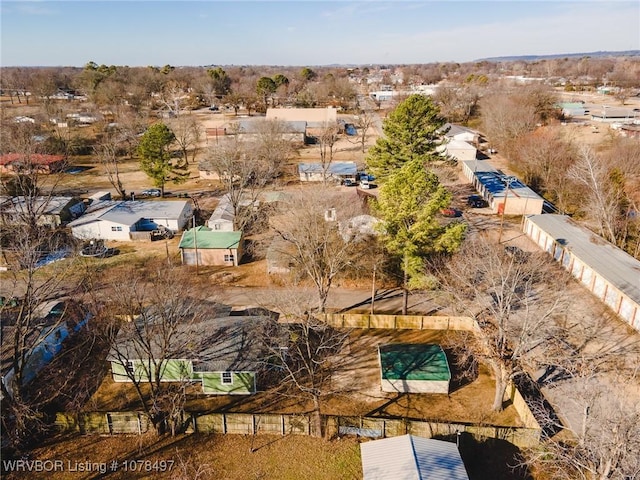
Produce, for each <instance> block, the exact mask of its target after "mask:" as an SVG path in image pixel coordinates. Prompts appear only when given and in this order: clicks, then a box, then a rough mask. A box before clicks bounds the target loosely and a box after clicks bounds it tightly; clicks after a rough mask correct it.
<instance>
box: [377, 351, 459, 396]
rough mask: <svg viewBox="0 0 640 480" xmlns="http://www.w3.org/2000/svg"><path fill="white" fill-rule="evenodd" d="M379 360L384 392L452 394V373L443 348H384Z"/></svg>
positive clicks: (379, 353)
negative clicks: (450, 389) (450, 385)
mask: <svg viewBox="0 0 640 480" xmlns="http://www.w3.org/2000/svg"><path fill="white" fill-rule="evenodd" d="M378 358H379V361H380V384H381V388H382V391H383V392H405V393H449V382H450V381H451V371H450V370H449V363H448V362H447V356H446V355H445V353H444V350H442V347H441V346H440V345H433V344H407V343H396V344H389V345H381V346H380V347H378Z"/></svg>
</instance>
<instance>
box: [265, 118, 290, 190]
mask: <svg viewBox="0 0 640 480" xmlns="http://www.w3.org/2000/svg"><path fill="white" fill-rule="evenodd" d="M255 147H256V152H255V153H256V156H257V157H258V158H259V159H260V161H261V163H262V164H263V165H264V166H265V168H266V169H267V170H269V171H270V173H271V176H272V177H273V178H275V177H277V176H280V175H281V174H282V171H283V169H284V167H285V165H286V164H287V163H288V162H289V161H290V160H291V159H292V158H293V157H294V155H295V153H296V148H295V146H294V145H293V143H292V142H291V140H289V139H287V138H286V127H285V124H284V123H283V122H282V121H280V120H266V121H264V122H260V123H259V124H258V128H257V138H256V141H255Z"/></svg>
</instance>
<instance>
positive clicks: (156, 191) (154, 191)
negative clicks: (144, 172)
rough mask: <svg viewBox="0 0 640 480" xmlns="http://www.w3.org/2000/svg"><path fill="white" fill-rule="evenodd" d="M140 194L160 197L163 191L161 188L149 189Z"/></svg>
mask: <svg viewBox="0 0 640 480" xmlns="http://www.w3.org/2000/svg"><path fill="white" fill-rule="evenodd" d="M140 193H141V194H142V195H145V196H147V197H159V196H161V195H162V191H161V190H160V189H159V188H148V189H146V190H143V191H142V192H140Z"/></svg>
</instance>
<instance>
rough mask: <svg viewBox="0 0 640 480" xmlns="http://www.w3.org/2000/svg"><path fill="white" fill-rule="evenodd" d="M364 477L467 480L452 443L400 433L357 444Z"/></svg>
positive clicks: (456, 450) (395, 479) (378, 478)
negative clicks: (395, 435)
mask: <svg viewBox="0 0 640 480" xmlns="http://www.w3.org/2000/svg"><path fill="white" fill-rule="evenodd" d="M360 452H361V456H362V472H363V479H364V480H469V476H468V475H467V471H466V469H465V467H464V463H463V462H462V457H460V452H459V451H458V447H457V446H456V444H454V443H450V442H444V441H442V440H433V439H431V438H422V437H416V436H414V435H402V436H399V437H392V438H383V439H381V440H373V441H370V442H365V443H361V444H360Z"/></svg>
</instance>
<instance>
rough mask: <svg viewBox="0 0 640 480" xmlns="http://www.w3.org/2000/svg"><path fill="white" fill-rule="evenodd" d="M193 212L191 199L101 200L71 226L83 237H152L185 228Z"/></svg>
mask: <svg viewBox="0 0 640 480" xmlns="http://www.w3.org/2000/svg"><path fill="white" fill-rule="evenodd" d="M192 215H193V207H192V205H191V201H190V200H158V201H155V200H153V201H98V202H96V203H95V204H92V205H90V206H89V207H88V208H87V212H86V213H85V214H84V215H83V216H82V217H80V218H78V219H77V220H74V221H72V222H70V223H69V224H68V226H69V228H71V233H72V235H73V236H74V237H76V238H79V239H81V240H88V239H102V240H124V241H128V240H134V239H151V233H152V232H153V231H154V230H158V229H160V228H164V229H167V230H170V231H172V232H178V231H180V230H182V229H183V228H184V226H185V225H186V224H187V222H188V221H189V219H190V218H191V217H192ZM138 234H139V235H138Z"/></svg>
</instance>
